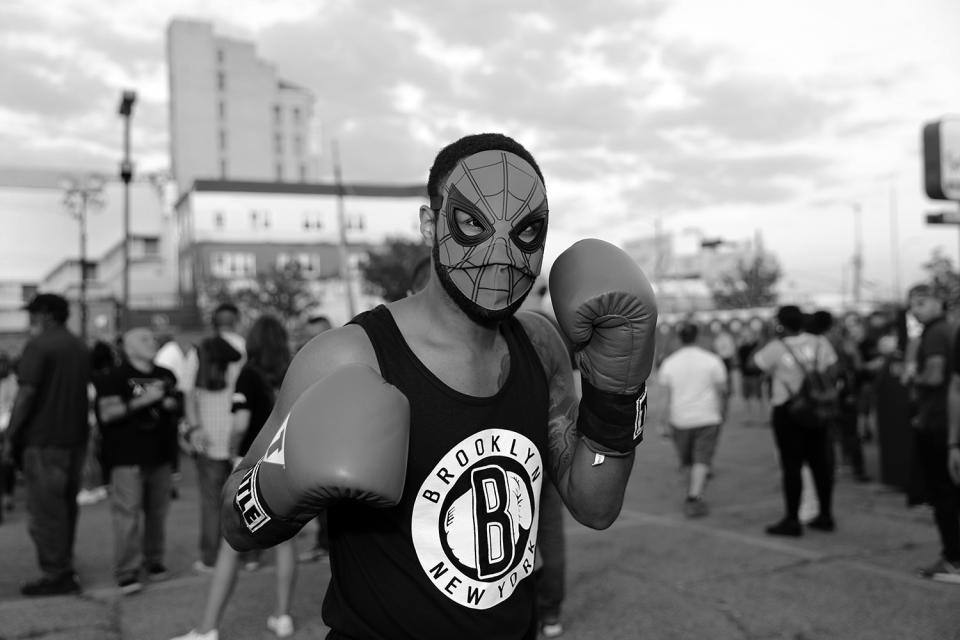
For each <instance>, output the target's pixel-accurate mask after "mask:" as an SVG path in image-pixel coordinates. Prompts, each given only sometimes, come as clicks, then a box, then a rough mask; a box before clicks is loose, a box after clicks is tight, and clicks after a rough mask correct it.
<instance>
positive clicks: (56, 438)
mask: <svg viewBox="0 0 960 640" xmlns="http://www.w3.org/2000/svg"><path fill="white" fill-rule="evenodd" d="M25 309H26V310H27V311H28V312H29V313H30V333H31V335H32V336H33V337H32V338H31V339H30V341H29V342H27V345H26V346H25V347H24V349H23V354H22V355H21V357H20V363H19V366H18V370H17V375H18V378H19V385H20V386H19V389H18V391H17V398H16V400H15V402H14V406H13V411H12V413H11V416H10V425H9V426H8V428H7V430H6V434H5V446H4V447H3V450H4V456H5V458H6V461H7V462H8V463H13V464H16V465H17V466H19V467H20V468H22V469H23V476H24V484H25V486H26V491H27V514H28V525H27V526H28V529H29V531H30V537H31V538H33V543H34V545H35V546H36V548H37V560H38V562H39V565H40V570H41V571H42V572H43V576H42V577H41V578H40V579H38V580H36V581H34V582H30V583H27V584H25V585H23V587H22V588H21V590H20V591H21V593H23V595H26V596H42V595H57V594H65V593H76V592H77V591H79V590H80V585H79V583H78V582H77V577H76V574H75V573H74V569H73V544H74V539H75V537H76V529H77V499H76V496H77V492H78V491H79V489H80V475H81V472H82V470H83V462H84V451H85V449H86V445H87V438H88V434H89V424H88V423H87V411H88V399H87V384H88V383H89V381H90V355H89V352H88V351H87V347H86V346H85V345H84V344H83V342H82V341H81V340H80V339H79V338H77V337H76V336H75V335H73V334H72V333H70V331H68V330H67V328H66V322H67V318H68V317H69V315H70V307H69V305H68V304H67V301H66V300H65V299H64V298H62V297H60V296H58V295H54V294H50V293H41V294H38V295H37V296H35V297H34V298H33V300H31V301H30V303H29V304H28V305H27V306H26V307H25Z"/></svg>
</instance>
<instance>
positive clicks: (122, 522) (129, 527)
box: [96, 328, 183, 595]
mask: <svg viewBox="0 0 960 640" xmlns="http://www.w3.org/2000/svg"><path fill="white" fill-rule="evenodd" d="M121 342H122V344H123V357H122V362H121V364H120V365H119V366H117V367H114V368H113V369H112V370H110V371H107V372H105V373H103V374H102V375H100V376H98V377H97V378H96V387H97V414H98V416H99V420H100V424H101V428H102V446H103V449H104V452H105V456H104V457H105V459H106V460H109V466H108V474H109V477H110V502H111V504H110V513H111V516H112V518H113V538H114V577H115V578H116V580H117V586H119V587H120V591H121V593H123V594H125V595H129V594H132V593H136V592H138V591H140V590H141V589H142V588H143V583H142V582H141V572H143V573H144V574H146V576H147V578H148V579H150V580H161V579H163V578H165V577H166V575H167V568H166V565H165V561H164V555H165V552H166V520H167V512H168V510H169V507H170V498H171V495H170V487H171V484H172V475H173V460H174V457H175V456H176V455H177V427H178V424H179V421H180V416H181V415H182V413H183V394H182V393H181V392H180V391H179V390H178V389H177V379H176V376H175V375H174V374H173V372H172V371H170V370H169V369H165V368H163V367H160V366H157V365H156V364H154V362H153V360H154V357H155V356H156V353H157V344H156V339H155V338H154V335H153V332H152V331H151V330H150V329H147V328H136V329H130V330H129V331H127V332H126V333H124V334H123V337H122V341H121Z"/></svg>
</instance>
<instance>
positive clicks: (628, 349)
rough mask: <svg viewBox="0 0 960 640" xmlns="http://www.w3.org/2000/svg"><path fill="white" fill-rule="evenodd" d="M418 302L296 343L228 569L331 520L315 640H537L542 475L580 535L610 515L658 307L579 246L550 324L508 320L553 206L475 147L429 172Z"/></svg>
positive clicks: (502, 143)
mask: <svg viewBox="0 0 960 640" xmlns="http://www.w3.org/2000/svg"><path fill="white" fill-rule="evenodd" d="M427 191H428V194H429V196H430V202H429V205H425V206H423V207H422V208H421V209H420V230H421V234H422V235H423V238H424V240H425V241H426V242H428V243H429V244H430V245H431V246H432V247H433V257H432V262H433V269H432V273H431V277H430V280H429V282H428V283H427V285H426V287H425V288H424V289H423V290H422V291H419V292H418V293H416V294H414V295H412V296H409V297H406V298H404V299H402V300H397V301H396V302H391V303H389V304H388V305H383V306H380V307H377V308H376V309H373V310H372V311H368V312H365V313H362V314H360V315H359V316H357V317H356V318H354V319H353V320H352V321H351V322H350V323H349V324H347V325H345V326H343V327H340V328H338V329H333V330H330V331H327V332H325V333H323V334H321V335H320V336H318V337H317V338H315V339H314V340H312V341H311V342H310V343H309V344H308V345H307V346H305V347H304V348H303V349H302V350H301V351H300V352H299V353H298V354H297V357H296V359H295V360H294V362H293V364H292V365H291V366H290V369H289V370H288V373H287V376H286V378H285V380H284V382H283V388H282V389H281V391H280V396H279V398H278V401H277V403H276V406H275V409H274V413H273V414H272V415H271V417H270V418H269V419H268V420H267V422H266V424H265V425H264V427H263V429H262V430H261V432H260V435H259V436H258V438H257V440H256V441H255V442H254V444H253V446H252V447H251V448H250V450H249V452H248V453H247V456H246V458H244V460H243V461H242V462H241V463H240V464H239V466H238V468H237V470H236V471H235V472H234V474H233V475H232V476H231V479H230V480H229V481H228V485H227V487H226V488H225V490H224V494H223V495H224V504H223V511H222V513H223V519H224V534H225V536H226V538H227V541H228V542H230V544H231V545H233V546H234V547H235V548H237V549H239V550H244V549H249V548H255V547H266V546H270V545H272V544H275V543H276V542H278V541H280V540H284V539H287V538H290V537H291V536H293V535H295V534H296V532H297V531H299V529H300V528H302V527H303V525H304V524H305V523H306V522H308V521H309V520H310V519H311V518H312V517H314V516H315V515H316V513H318V512H319V511H320V510H322V509H324V508H326V509H327V514H328V521H329V531H330V570H331V577H330V585H329V588H328V590H327V595H326V598H325V600H324V604H323V618H324V621H325V622H326V623H327V625H329V627H330V628H331V632H330V635H329V636H328V638H333V639H343V638H350V639H359V638H363V639H384V638H390V639H394V638H418V639H423V638H464V639H474V638H476V639H481V638H483V639H489V638H501V639H507V638H512V639H517V640H519V639H521V638H522V639H531V640H532V638H534V637H535V636H536V634H537V632H538V625H537V621H536V614H535V606H534V596H535V593H534V580H532V579H530V578H531V577H532V575H533V569H534V556H535V553H536V547H537V540H538V516H539V512H540V505H541V493H540V489H541V486H542V483H543V482H544V477H545V476H546V475H549V477H550V479H551V480H552V481H553V483H554V484H555V486H556V487H557V491H558V492H559V494H560V496H561V497H562V499H563V501H564V503H565V504H566V506H567V508H568V509H569V511H570V512H571V514H572V515H573V517H574V518H576V519H577V520H578V521H580V522H581V523H583V524H585V525H587V526H590V527H594V528H598V529H602V528H605V527H607V526H609V525H610V524H611V523H612V522H613V521H614V520H615V519H616V517H617V515H618V513H619V511H620V508H621V506H622V503H623V494H624V490H625V488H626V484H627V480H628V478H629V476H630V470H631V467H632V466H633V458H634V454H633V450H634V447H636V446H637V445H638V444H639V443H640V441H641V440H642V437H643V429H642V426H643V416H644V412H645V409H646V393H645V387H644V381H645V379H646V377H647V375H648V374H649V373H650V368H651V366H652V361H653V346H654V331H655V328H656V318H657V315H656V307H655V301H654V299H653V292H652V289H651V287H650V284H649V283H648V282H647V281H646V279H645V278H644V276H643V274H642V273H641V272H640V269H639V268H638V267H637V265H636V263H635V262H633V261H632V260H631V259H630V258H629V257H628V256H627V255H626V254H624V253H623V252H622V251H620V250H619V249H617V248H616V247H614V246H613V245H610V244H607V243H605V242H602V241H599V240H584V241H581V242H579V243H577V244H575V245H574V246H572V247H570V248H569V249H567V251H565V252H564V253H563V254H562V255H561V256H560V257H559V258H558V259H557V261H556V262H555V263H554V265H553V269H552V272H551V274H550V276H551V277H550V289H551V291H552V300H553V304H554V308H555V310H556V315H557V321H558V324H559V326H560V328H561V330H562V331H563V332H564V333H565V334H566V336H567V338H568V340H569V341H570V343H571V344H574V345H575V346H576V349H577V362H578V364H579V369H580V371H581V375H582V378H583V380H582V384H583V389H584V392H583V398H582V399H580V400H578V398H577V396H576V393H575V391H574V381H573V377H572V374H571V367H570V357H569V353H568V351H567V348H566V346H565V344H564V341H563V339H562V338H561V337H560V334H559V333H558V332H557V330H556V329H555V328H554V325H553V324H551V322H550V321H549V320H548V319H547V318H545V317H543V316H541V315H539V314H536V313H530V312H522V311H521V312H517V309H518V308H519V307H520V305H521V304H522V302H523V300H524V298H525V297H526V295H527V294H528V293H529V292H530V290H531V287H532V286H533V284H534V281H535V279H536V277H537V275H538V273H539V271H540V265H541V262H542V261H543V252H544V242H545V239H546V233H547V217H548V213H547V196H546V190H545V188H544V181H543V176H542V174H541V172H540V169H539V167H538V166H537V164H536V161H535V160H534V159H533V156H532V155H531V154H530V153H529V152H528V151H527V150H526V149H525V148H523V147H522V146H521V145H520V144H519V143H517V142H516V141H514V140H513V139H511V138H508V137H506V136H503V135H499V134H479V135H474V136H467V137H465V138H462V139H460V140H458V141H456V142H454V143H453V144H451V145H448V146H447V147H445V148H444V149H442V150H441V151H440V153H439V154H438V155H437V158H436V159H435V161H434V164H433V167H432V168H431V170H430V176H429V181H428V185H427Z"/></svg>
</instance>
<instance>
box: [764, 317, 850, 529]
mask: <svg viewBox="0 0 960 640" xmlns="http://www.w3.org/2000/svg"><path fill="white" fill-rule="evenodd" d="M803 327H804V316H803V312H802V311H801V310H800V309H799V307H796V306H794V305H786V306H783V307H780V309H779V310H778V311H777V327H776V331H777V337H776V338H775V339H773V340H771V341H770V342H769V343H767V345H765V346H764V347H763V348H762V349H761V350H760V351H758V352H757V353H756V354H755V355H754V357H753V359H754V363H755V364H756V365H757V366H758V367H759V368H760V369H761V370H763V371H764V372H766V373H767V374H769V375H770V376H771V377H772V379H773V385H772V392H771V404H773V416H772V423H773V433H774V438H775V440H776V444H777V450H778V452H779V454H780V472H781V475H782V482H783V498H784V507H785V514H784V517H783V519H782V520H780V521H779V522H777V523H776V524H773V525H770V526H769V527H767V529H766V531H767V533H768V534H769V535H776V536H793V537H798V536H801V535H803V527H802V526H801V524H800V518H799V511H800V496H801V492H802V488H803V480H802V476H801V470H802V468H803V465H804V463H806V464H807V465H808V466H809V467H810V471H811V472H812V473H813V481H814V485H815V486H816V490H817V500H818V502H819V504H820V513H819V514H818V515H817V517H815V518H814V519H813V520H811V521H810V522H808V523H807V526H808V527H810V528H811V529H817V530H820V531H834V530H835V529H836V524H835V522H834V519H833V512H832V501H833V476H834V469H833V445H832V441H831V434H830V421H831V420H832V419H833V417H834V416H832V415H830V413H831V409H832V410H833V411H835V410H836V389H835V387H834V388H833V389H832V391H831V381H830V380H831V376H830V370H831V367H833V365H834V364H835V363H836V362H837V354H836V352H835V351H834V350H833V347H832V346H831V345H830V342H829V341H828V340H827V339H826V338H824V337H823V336H814V335H811V334H809V333H807V332H805V331H804V330H803ZM831 404H832V406H831Z"/></svg>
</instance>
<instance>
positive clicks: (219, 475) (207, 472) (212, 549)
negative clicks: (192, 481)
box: [197, 454, 233, 567]
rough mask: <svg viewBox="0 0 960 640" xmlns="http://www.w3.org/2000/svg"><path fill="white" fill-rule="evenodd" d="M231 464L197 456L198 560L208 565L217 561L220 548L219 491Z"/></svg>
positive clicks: (231, 466) (224, 482)
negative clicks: (198, 490)
mask: <svg viewBox="0 0 960 640" xmlns="http://www.w3.org/2000/svg"><path fill="white" fill-rule="evenodd" d="M232 469H233V465H232V464H231V463H230V461H229V460H215V459H213V458H208V457H207V456H205V455H202V454H201V455H198V456H197V484H198V485H199V489H200V560H201V561H202V562H203V564H205V565H207V566H208V567H212V566H214V565H215V564H216V563H217V552H218V551H219V549H220V493H221V492H222V491H223V485H224V484H226V482H227V477H228V476H229V475H230V471H231V470H232Z"/></svg>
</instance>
